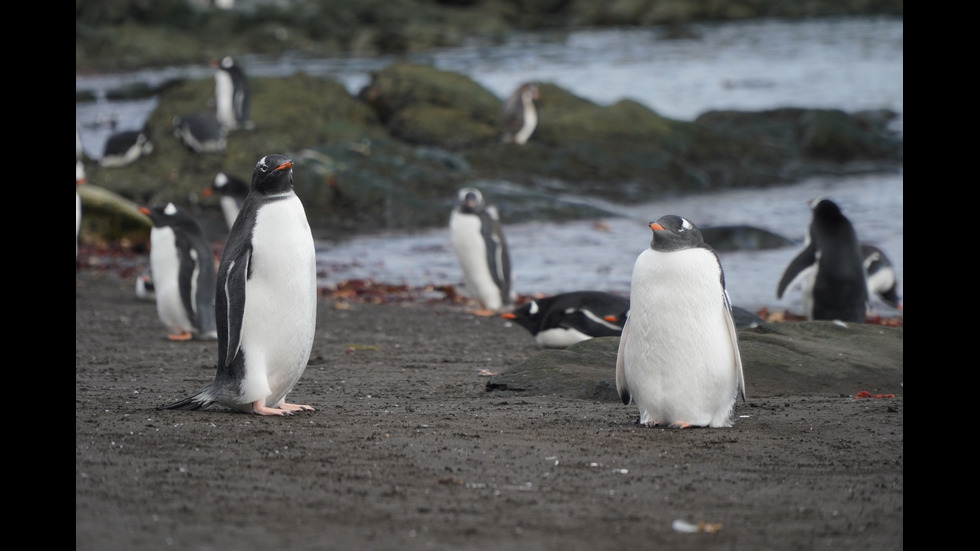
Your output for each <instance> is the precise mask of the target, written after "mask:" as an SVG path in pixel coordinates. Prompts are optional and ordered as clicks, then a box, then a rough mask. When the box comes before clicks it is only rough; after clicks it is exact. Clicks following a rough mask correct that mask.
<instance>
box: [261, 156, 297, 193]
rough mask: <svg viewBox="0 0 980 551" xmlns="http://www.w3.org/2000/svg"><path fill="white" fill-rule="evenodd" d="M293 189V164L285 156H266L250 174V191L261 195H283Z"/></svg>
mask: <svg viewBox="0 0 980 551" xmlns="http://www.w3.org/2000/svg"><path fill="white" fill-rule="evenodd" d="M292 189H293V162H292V161H291V160H289V158H288V157H286V156H285V155H279V154H272V155H266V156H265V157H262V159H260V160H259V162H258V164H256V165H255V171H254V172H252V190H254V191H255V192H257V193H261V194H263V195H275V194H277V193H285V192H287V191H290V190H292Z"/></svg>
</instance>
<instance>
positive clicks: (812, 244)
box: [776, 198, 868, 323]
mask: <svg viewBox="0 0 980 551" xmlns="http://www.w3.org/2000/svg"><path fill="white" fill-rule="evenodd" d="M809 203H810V207H811V212H812V219H811V222H810V228H809V232H808V235H807V240H806V245H805V246H804V248H803V250H802V251H800V252H799V254H797V255H796V256H795V257H794V258H793V260H791V261H790V263H789V265H788V266H787V267H786V270H785V271H784V272H783V275H782V277H781V278H780V280H779V285H778V286H777V288H776V298H780V299H781V298H782V297H783V294H784V293H785V292H786V290H787V289H789V288H791V287H793V286H795V285H796V284H797V283H799V284H800V286H801V289H802V300H803V309H804V313H805V315H806V318H807V319H808V320H840V321H850V322H857V323H864V321H865V320H866V318H867V311H868V283H867V278H866V276H865V269H864V256H863V255H862V254H861V247H860V245H859V244H858V239H857V234H856V233H855V231H854V227H853V226H852V225H851V221H850V220H848V219H847V217H846V216H844V213H843V212H841V209H840V207H839V206H838V205H837V203H835V202H833V201H831V200H830V199H823V198H821V199H816V200H814V201H810V202H809Z"/></svg>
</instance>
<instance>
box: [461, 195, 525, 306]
mask: <svg viewBox="0 0 980 551" xmlns="http://www.w3.org/2000/svg"><path fill="white" fill-rule="evenodd" d="M449 236H450V244H451V246H452V248H453V251H455V253H456V257H457V259H459V264H460V267H461V268H462V270H463V284H464V286H465V288H466V293H467V294H468V295H469V296H470V297H471V298H473V299H474V300H476V301H477V302H478V303H479V304H480V308H479V309H478V310H477V311H475V312H474V313H476V314H477V315H481V316H492V315H494V314H496V313H498V312H500V311H501V310H502V309H503V308H508V307H510V306H511V305H513V304H514V303H515V302H516V301H517V293H516V291H514V289H513V286H512V281H511V266H510V252H509V250H508V248H507V240H506V239H505V238H504V233H503V229H502V228H501V226H500V215H499V214H498V213H497V209H496V207H494V206H493V205H488V204H487V203H486V201H485V200H484V198H483V193H482V192H481V191H480V190H479V189H477V188H472V187H467V188H463V189H461V190H459V193H458V194H457V197H456V203H455V205H454V206H453V209H452V212H451V213H450V216H449Z"/></svg>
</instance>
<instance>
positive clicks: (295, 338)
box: [154, 155, 317, 415]
mask: <svg viewBox="0 0 980 551" xmlns="http://www.w3.org/2000/svg"><path fill="white" fill-rule="evenodd" d="M154 275H156V270H155V269H154ZM217 288H218V292H217V297H216V307H215V312H216V315H217V318H218V369H217V372H216V373H215V377H214V380H213V381H212V382H211V383H210V384H209V385H207V386H206V387H205V388H204V390H202V391H200V392H199V393H197V394H195V395H193V396H191V397H189V398H186V399H183V400H180V401H177V402H174V403H172V404H168V405H164V406H160V407H161V408H162V409H185V410H196V409H202V408H207V407H209V406H212V405H221V406H224V407H227V408H230V409H233V410H236V411H241V412H246V413H255V414H258V415H288V414H291V413H294V412H297V411H301V410H311V411H312V410H313V408H312V407H311V406H308V405H299V404H292V403H288V402H286V396H287V395H288V394H289V392H290V391H291V390H293V387H294V386H295V385H296V383H297V381H299V379H300V377H301V376H302V375H303V371H304V370H305V369H306V364H307V362H308V361H309V359H310V352H311V350H312V348H313V335H314V331H315V329H316V306H317V287H316V250H315V248H314V243H313V234H312V232H311V231H310V225H309V222H308V221H307V218H306V211H305V210H304V208H303V203H302V202H301V201H300V199H299V197H298V196H297V195H296V193H295V192H294V191H293V162H292V161H291V160H289V159H288V158H287V157H285V156H283V155H266V156H265V157H263V158H262V159H261V160H260V161H259V162H258V164H256V165H255V171H254V172H253V174H252V189H251V192H250V193H249V195H248V197H247V198H246V199H245V203H244V204H243V205H242V210H241V212H240V213H239V214H238V218H237V219H236V220H235V224H234V226H232V228H231V232H229V234H228V240H227V242H226V243H225V248H224V253H223V255H222V257H221V265H220V267H219V268H218V287H217ZM157 292H159V290H158V291H157Z"/></svg>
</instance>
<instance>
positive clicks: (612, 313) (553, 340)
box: [501, 291, 630, 348]
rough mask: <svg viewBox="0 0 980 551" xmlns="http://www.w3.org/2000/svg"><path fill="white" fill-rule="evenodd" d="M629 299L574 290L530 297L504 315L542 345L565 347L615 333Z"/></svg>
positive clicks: (625, 312)
mask: <svg viewBox="0 0 980 551" xmlns="http://www.w3.org/2000/svg"><path fill="white" fill-rule="evenodd" d="M629 309H630V300H629V299H628V298H626V297H621V296H619V295H614V294H612V293H604V292H601V291H575V292H571V293H562V294H558V295H553V296H550V297H544V298H539V299H534V300H532V301H531V302H528V303H527V304H524V305H522V306H520V307H518V308H516V309H514V310H513V311H511V312H507V313H505V314H501V317H503V318H504V319H509V320H512V321H513V322H514V323H516V324H518V325H520V326H521V327H523V328H524V329H527V330H528V331H529V332H530V333H531V335H532V336H533V337H534V342H536V343H537V344H538V346H540V347H542V348H567V347H569V346H571V345H573V344H575V343H577V342H581V341H584V340H587V339H591V338H593V337H618V336H620V334H621V333H622V332H623V324H624V323H626V316H627V315H628V314H629Z"/></svg>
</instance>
